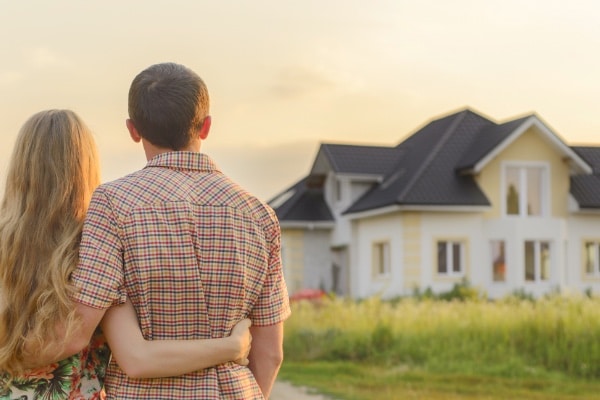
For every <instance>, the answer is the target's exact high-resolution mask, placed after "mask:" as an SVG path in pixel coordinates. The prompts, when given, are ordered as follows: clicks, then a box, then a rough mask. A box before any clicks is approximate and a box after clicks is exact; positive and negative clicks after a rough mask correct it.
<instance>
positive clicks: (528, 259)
mask: <svg viewBox="0 0 600 400" xmlns="http://www.w3.org/2000/svg"><path fill="white" fill-rule="evenodd" d="M270 204H271V206H272V207H273V208H274V209H275V211H276V213H277V215H278V217H279V219H280V223H281V228H282V256H283V262H284V273H285V275H286V280H287V283H288V287H289V290H290V293H294V292H295V291H297V290H299V289H301V288H321V289H324V290H326V291H333V292H336V293H338V294H340V295H345V296H350V297H354V298H363V297H368V296H372V295H375V294H379V295H382V296H384V297H394V296H398V295H407V294H410V293H412V292H413V291H414V289H417V288H418V289H421V290H424V289H426V288H431V289H432V290H433V291H434V292H441V291H447V290H450V289H451V288H452V286H453V285H454V284H455V283H457V282H460V281H462V280H463V279H467V280H468V281H469V282H470V283H471V284H472V285H473V286H476V287H478V288H480V289H482V290H484V291H486V292H487V293H488V295H489V297H491V298H497V297H501V296H504V295H507V294H510V293H512V292H514V291H515V290H517V289H519V290H524V291H525V292H526V293H530V294H533V295H535V296H539V295H542V294H544V293H547V292H549V291H554V290H557V289H558V290H570V291H577V292H583V291H586V290H591V291H592V292H594V293H600V147H575V146H569V145H567V144H565V142H564V141H563V140H562V139H561V138H560V137H559V136H557V135H556V134H555V133H554V132H553V131H552V130H551V129H550V128H549V127H548V126H547V125H546V124H545V123H544V122H543V121H542V120H541V119H540V118H539V117H538V116H536V115H528V116H525V117H521V118H518V119H513V120H510V121H507V122H502V123H497V122H494V121H492V120H490V119H489V118H486V117H484V116H482V115H480V114H478V113H476V112H474V111H472V110H470V109H465V110H462V111H459V112H456V113H453V114H451V115H448V116H444V117H441V118H437V119H435V120H432V121H430V122H429V123H427V124H426V125H425V126H423V127H422V128H421V129H419V130H418V131H417V132H415V133H414V134H412V135H411V136H409V137H408V138H407V139H406V140H404V141H403V142H401V143H400V144H398V145H397V146H393V147H381V146H360V145H350V144H348V145H345V144H322V145H321V147H320V149H319V151H318V153H317V155H316V158H315V160H314V163H313V166H312V168H311V170H310V172H309V174H308V176H306V177H305V178H304V179H302V180H301V181H300V182H298V183H296V184H295V185H293V186H291V187H290V188H288V189H287V190H285V191H283V192H282V193H281V194H280V195H278V196H276V197H275V198H274V199H273V200H272V201H271V202H270Z"/></svg>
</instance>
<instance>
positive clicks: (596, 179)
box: [571, 146, 600, 208]
mask: <svg viewBox="0 0 600 400" xmlns="http://www.w3.org/2000/svg"><path fill="white" fill-rule="evenodd" d="M571 148H572V149H573V150H574V151H575V153H577V154H578V155H579V156H580V157H581V158H583V159H584V161H585V162H587V163H588V164H589V165H590V166H591V167H592V170H593V174H592V175H575V176H571V195H573V197H574V198H575V200H577V203H578V204H579V207H581V208H600V147H595V146H572V147H571Z"/></svg>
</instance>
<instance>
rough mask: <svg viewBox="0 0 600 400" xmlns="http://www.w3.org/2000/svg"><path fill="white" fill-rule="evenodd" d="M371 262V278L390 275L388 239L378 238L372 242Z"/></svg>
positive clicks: (390, 262)
mask: <svg viewBox="0 0 600 400" xmlns="http://www.w3.org/2000/svg"><path fill="white" fill-rule="evenodd" d="M371 263H372V265H371V275H372V276H373V278H385V277H389V276H390V275H391V273H392V259H391V251H390V242H389V240H379V241H376V242H373V243H372V245H371Z"/></svg>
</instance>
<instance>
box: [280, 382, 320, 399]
mask: <svg viewBox="0 0 600 400" xmlns="http://www.w3.org/2000/svg"><path fill="white" fill-rule="evenodd" d="M269 400H331V399H330V398H329V397H325V396H322V395H320V394H311V393H310V390H309V389H307V388H303V387H298V386H294V385H292V384H291V383H288V382H285V381H276V382H275V386H273V390H272V391H271V398H270V399H269Z"/></svg>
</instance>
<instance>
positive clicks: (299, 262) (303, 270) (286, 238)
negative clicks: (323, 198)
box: [281, 228, 346, 294]
mask: <svg viewBox="0 0 600 400" xmlns="http://www.w3.org/2000/svg"><path fill="white" fill-rule="evenodd" d="M330 236H331V235H330V231H329V230H324V229H308V230H304V229H289V228H287V229H282V230H281V254H282V262H283V274H284V278H285V281H286V284H287V286H288V291H289V293H290V294H293V293H295V292H297V291H298V290H300V289H304V288H310V289H323V290H325V291H330V290H331V287H332V283H333V271H332V264H333V261H332V253H331V251H330V245H329V240H330ZM340 274H341V277H340V279H346V278H345V275H344V273H343V271H340ZM341 284H343V282H341Z"/></svg>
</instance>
